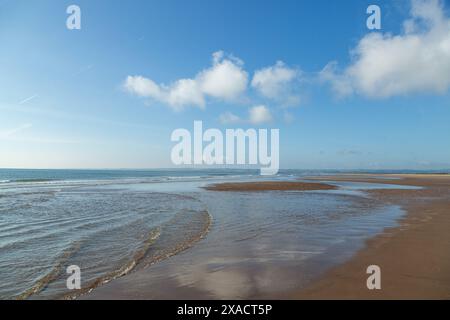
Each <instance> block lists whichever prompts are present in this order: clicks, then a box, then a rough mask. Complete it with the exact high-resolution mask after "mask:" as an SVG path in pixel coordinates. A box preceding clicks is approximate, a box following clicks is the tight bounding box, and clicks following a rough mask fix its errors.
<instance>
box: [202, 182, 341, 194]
mask: <svg viewBox="0 0 450 320" xmlns="http://www.w3.org/2000/svg"><path fill="white" fill-rule="evenodd" d="M205 189H206V190H210V191H229V192H260V191H288V190H297V191H312V190H335V189H337V187H336V186H333V185H329V184H325V183H316V182H296V181H260V182H239V183H219V184H214V185H210V186H207V187H205Z"/></svg>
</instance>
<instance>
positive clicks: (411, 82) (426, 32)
mask: <svg viewBox="0 0 450 320" xmlns="http://www.w3.org/2000/svg"><path fill="white" fill-rule="evenodd" d="M410 15H411V17H410V19H408V20H406V21H405V22H404V23H403V29H404V30H403V32H402V33H401V34H399V35H391V34H381V33H370V34H368V35H366V36H365V37H363V38H362V39H361V40H360V41H359V43H358V45H357V46H356V48H355V49H354V50H352V52H351V54H352V63H351V64H350V66H348V67H347V68H345V69H344V70H343V71H342V72H339V71H338V70H337V65H336V63H335V62H332V63H330V64H328V65H327V66H326V67H325V68H324V69H323V70H322V72H321V73H320V78H321V79H322V80H325V81H329V82H330V83H331V86H332V89H333V90H334V91H335V92H336V94H337V95H339V96H347V95H350V94H353V93H358V94H362V95H365V96H368V97H375V98H386V97H391V96H395V95H405V94H410V93H416V92H422V93H445V92H447V91H448V89H449V88H450V19H449V18H448V17H446V16H445V14H444V10H443V6H442V4H441V2H440V1H438V0H427V1H425V0H412V6H411V12H410Z"/></svg>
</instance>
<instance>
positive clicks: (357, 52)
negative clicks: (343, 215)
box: [0, 0, 450, 169]
mask: <svg viewBox="0 0 450 320" xmlns="http://www.w3.org/2000/svg"><path fill="white" fill-rule="evenodd" d="M71 4H76V5H78V6H79V7H80V8H81V13H82V16H81V30H68V29H67V28H66V19H67V17H68V15H67V14H66V8H67V7H68V6H69V5H71ZM370 4H377V5H378V6H379V7H380V8H381V18H382V29H381V30H379V31H372V30H368V29H367V27H366V19H367V17H368V15H367V14H366V8H367V7H368V5H370ZM449 9H450V3H449V1H441V2H438V1H425V2H423V1H413V2H411V1H409V0H398V1H360V0H353V1H329V0H320V1H298V0H295V1H254V0H247V1H234V0H227V1H218V0H213V1H206V0H192V1H167V0H164V1H138V0H134V1H118V0H117V1H110V0H108V1H106V0H105V1H102V0H94V1H92V0H91V1H81V0H71V1H56V0H55V1H50V0H48V1H44V0H42V1H22V0H0V41H1V50H0V120H1V121H0V167H16V168H156V167H171V166H172V165H171V162H170V150H171V148H172V146H173V143H172V142H171V141H170V135H171V133H172V131H173V130H175V129H177V128H188V129H191V128H192V126H193V121H194V120H202V121H203V123H204V126H205V127H207V128H208V127H214V128H220V129H225V128H236V127H243V128H250V127H260V128H279V129H280V162H281V167H282V168H305V169H306V168H317V169H325V168H329V169H403V168H404V169H411V168H412V169H441V168H450V148H449V147H448V145H449V141H450V121H449V120H450V95H449V88H450V23H449V21H450V20H449V16H450V15H449ZM213 54H215V57H216V58H215V60H214V58H213ZM219 69H220V70H222V71H223V72H219ZM180 79H184V80H187V81H185V82H179V80H180ZM230 79H231V80H230ZM180 83H181V84H188V85H189V86H188V87H187V88H188V89H190V88H191V89H192V88H194V89H195V90H187V91H186V90H181V89H182V88H185V87H180V86H179V85H180ZM178 89H180V90H178ZM196 90H197V91H196ZM194 91H195V92H196V94H193V92H194ZM258 107H259V108H258ZM252 110H253V111H252Z"/></svg>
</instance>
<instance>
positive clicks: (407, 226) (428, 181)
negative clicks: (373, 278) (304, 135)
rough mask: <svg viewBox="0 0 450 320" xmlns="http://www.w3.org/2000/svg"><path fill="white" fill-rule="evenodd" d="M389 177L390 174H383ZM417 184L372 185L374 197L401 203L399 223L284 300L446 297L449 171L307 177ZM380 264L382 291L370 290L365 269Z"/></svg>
mask: <svg viewBox="0 0 450 320" xmlns="http://www.w3.org/2000/svg"><path fill="white" fill-rule="evenodd" d="M386 178H388V179H386ZM310 179H311V180H316V179H317V180H319V179H320V180H321V181H334V182H340V181H348V182H368V183H375V182H376V183H380V184H395V185H406V186H419V187H422V189H417V190H404V189H374V190H368V191H367V192H368V193H369V194H370V195H371V196H372V197H374V198H376V199H377V200H380V201H383V202H386V203H390V204H396V205H400V206H401V207H402V208H404V209H405V210H406V216H405V217H403V218H402V219H401V220H400V221H399V226H397V227H394V228H388V229H385V230H384V232H382V233H381V234H378V235H376V236H375V237H372V238H370V239H368V240H367V241H366V243H365V246H364V248H362V249H361V250H359V251H358V252H357V253H356V254H355V255H354V256H353V257H352V258H350V259H349V260H348V261H346V262H344V263H343V264H341V265H338V266H336V267H333V268H331V269H330V270H329V271H327V272H326V273H325V274H324V275H322V276H320V277H319V278H318V279H317V280H316V281H314V282H312V283H311V284H310V285H309V286H307V287H306V288H304V289H301V290H296V291H293V292H289V293H287V294H286V295H283V296H282V297H280V298H285V299H449V298H450V250H449V249H450V233H449V232H448V230H450V176H449V175H408V174H404V175H382V176H380V177H379V178H377V175H348V176H346V175H339V176H324V177H312V178H308V180H310ZM369 265H378V266H380V268H381V290H368V289H367V287H366V281H367V278H368V277H369V274H367V273H366V268H367V267H368V266H369Z"/></svg>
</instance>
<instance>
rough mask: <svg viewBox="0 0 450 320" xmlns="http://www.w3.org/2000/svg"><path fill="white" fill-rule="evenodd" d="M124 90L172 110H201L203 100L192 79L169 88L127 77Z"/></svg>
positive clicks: (182, 80) (137, 77) (178, 82)
mask: <svg viewBox="0 0 450 320" xmlns="http://www.w3.org/2000/svg"><path fill="white" fill-rule="evenodd" d="M124 88H125V89H126V90H127V91H128V92H130V93H133V94H136V95H138V96H140V97H145V98H152V99H154V100H156V101H159V102H162V103H165V104H167V105H169V106H170V107H171V108H172V109H174V110H177V111H178V110H181V109H183V108H184V107H186V106H197V107H200V108H203V107H204V106H205V100H204V96H203V93H202V92H201V90H200V88H199V86H198V84H197V82H196V81H195V80H192V79H180V80H177V81H176V82H175V83H173V84H172V85H171V86H165V85H158V84H156V83H155V82H154V81H153V80H150V79H147V78H144V77H142V76H128V77H127V79H126V80H125V83H124Z"/></svg>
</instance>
